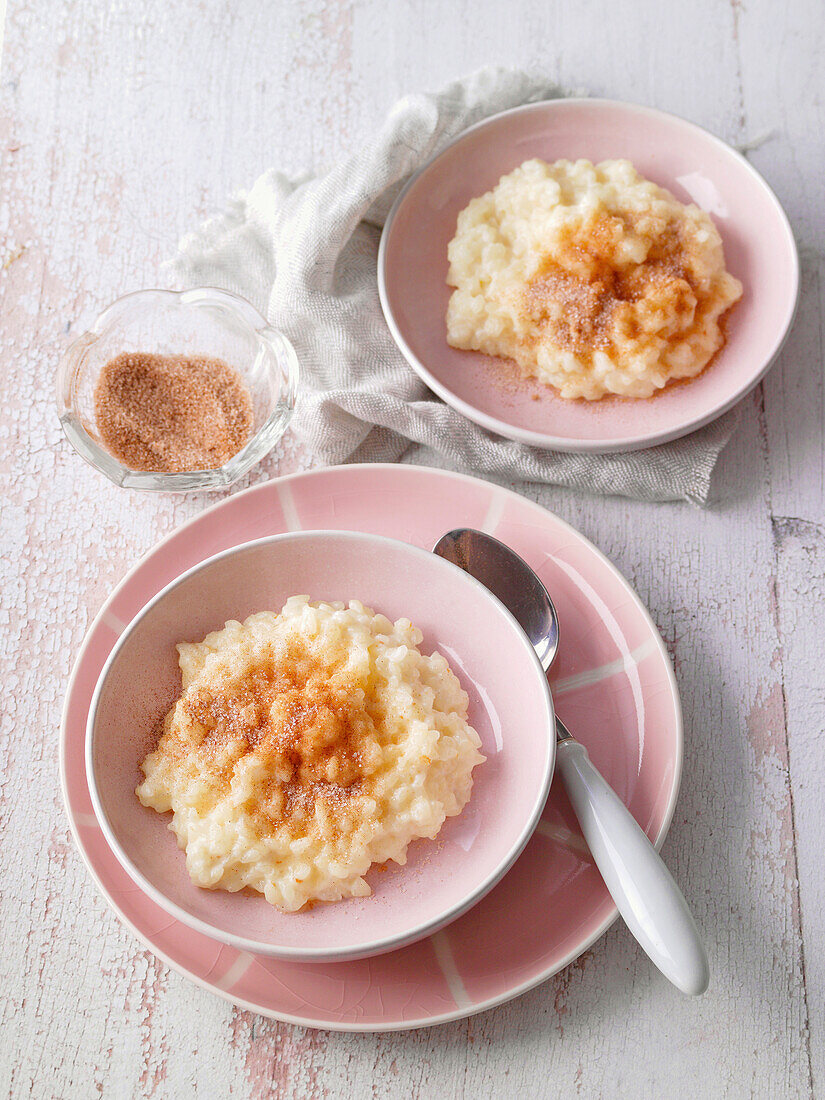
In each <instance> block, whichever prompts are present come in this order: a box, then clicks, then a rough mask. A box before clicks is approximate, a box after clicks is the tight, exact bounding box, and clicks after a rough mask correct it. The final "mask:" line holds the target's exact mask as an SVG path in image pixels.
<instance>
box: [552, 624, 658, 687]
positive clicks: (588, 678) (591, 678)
mask: <svg viewBox="0 0 825 1100" xmlns="http://www.w3.org/2000/svg"><path fill="white" fill-rule="evenodd" d="M655 650H656V639H655V638H648V639H647V641H645V642H642V644H641V645H640V646H637V647H636V648H635V649H634V650H633V651H632V652H631V653H627V654H623V655H622V656H621V657H617V658H616V660H615V661H610V662H609V663H608V664H606V665H599V667H598V668H591V669H588V671H587V672H577V673H576V675H575V676H565V678H564V679H563V680H556V682H555V683H554V684H552V688H553V695H554V696H555V695H564V693H565V692H566V691H575V689H576V688H580V687H590V686H591V684H598V683H600V682H601V681H602V680H609V679H610V677H611V676H615V675H616V674H617V673H619V672H628V671H629V670H630V669H631V668H635V667H636V666H637V665H639V664H641V662H642V661H643V660H644V659H645V658H646V657H649V656H650V654H651V653H653V652H654V651H655Z"/></svg>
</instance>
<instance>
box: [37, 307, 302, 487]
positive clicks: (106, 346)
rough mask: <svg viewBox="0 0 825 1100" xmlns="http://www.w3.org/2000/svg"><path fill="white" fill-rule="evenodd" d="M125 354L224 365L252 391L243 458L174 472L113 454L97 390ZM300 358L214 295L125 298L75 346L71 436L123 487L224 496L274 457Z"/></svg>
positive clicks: (66, 407) (68, 383) (66, 387)
mask: <svg viewBox="0 0 825 1100" xmlns="http://www.w3.org/2000/svg"><path fill="white" fill-rule="evenodd" d="M124 353H126V354H128V353H144V354H145V355H149V356H152V355H155V356H170V357H172V356H176V357H181V356H185V357H191V358H193V359H208V360H212V361H214V360H222V361H223V362H224V363H226V364H227V365H228V366H229V367H231V368H234V370H235V371H237V373H238V375H240V378H241V379H242V381H243V382H244V384H245V385H246V387H247V388H248V390H249V394H250V397H251V401H252V429H251V433H250V434H249V438H248V439H247V441H246V442H245V443H244V445H243V446H242V447H241V448H240V450H239V451H238V452H237V453H236V454H233V455H231V457H229V458H228V459H226V461H224V462H223V464H222V465H220V466H217V467H215V468H214V469H205V470H187V471H185V472H180V473H166V472H162V471H155V470H137V469H132V468H130V467H129V466H127V465H124V463H123V462H121V461H119V460H118V459H117V458H116V457H115V456H114V455H113V454H112V453H111V452H110V451H109V450H107V448H106V446H105V445H104V442H103V440H102V438H101V434H100V431H99V430H98V425H97V420H96V416H95V387H96V385H97V382H98V379H99V377H100V374H101V371H102V370H103V368H104V367H105V366H106V364H107V363H108V362H110V360H112V359H114V358H115V357H116V356H119V355H123V354H124ZM297 385H298V359H297V357H296V355H295V351H294V349H293V347H292V345H291V344H290V343H289V341H288V340H287V339H286V337H285V336H283V335H282V334H281V333H280V332H278V331H277V330H275V329H274V328H272V327H271V326H270V325H268V324H267V322H266V321H265V320H264V318H263V317H262V316H261V315H260V313H258V311H257V310H256V309H255V307H254V306H252V305H251V304H250V303H249V302H247V301H245V300H244V299H243V298H240V297H238V295H236V294H231V293H229V292H228V291H226V290H217V289H214V288H212V287H199V288H197V289H195V290H185V291H180V292H177V291H171V290H139V291H136V292H135V293H133V294H126V295H124V296H123V297H122V298H118V299H117V301H115V302H113V303H112V305H110V306H109V307H108V309H105V310H104V311H103V313H101V314H100V316H99V317H98V318H97V320H96V322H95V323H94V325H93V326H92V328H91V330H90V331H89V332H86V333H84V334H83V335H82V336H80V337H79V338H78V339H77V340H75V341H74V343H73V344H72V345H71V346H70V347H69V348H68V350H67V351H66V353H65V355H64V356H63V358H62V360H61V363H60V367H59V370H58V376H57V405H58V413H59V416H60V421H61V423H62V425H63V431H64V432H65V433H66V436H67V437H68V439H69V441H70V442H71V444H72V446H73V447H74V449H75V450H76V451H77V452H78V454H79V455H81V456H82V457H83V458H85V460H86V461H87V462H88V463H90V465H92V466H94V467H95V468H96V469H98V470H100V472H101V473H102V474H105V476H106V477H108V478H109V480H110V481H113V482H114V483H115V484H116V485H123V486H125V487H127V488H130V489H148V490H155V491H163V492H173V493H174V492H189V491H192V490H206V489H223V488H226V486H228V485H231V484H232V482H233V481H236V480H237V479H238V478H239V477H241V476H242V475H243V474H245V473H246V472H247V471H248V470H250V469H251V468H252V467H253V466H254V465H255V464H256V463H257V462H260V460H261V459H262V458H264V456H265V455H267V454H268V453H269V451H271V450H272V448H273V447H274V446H275V444H276V443H277V442H278V440H279V439H280V438H281V436H282V435H283V434H284V432H285V431H286V428H287V426H288V424H289V422H290V419H291V418H292V412H293V409H294V407H295V397H296V391H297Z"/></svg>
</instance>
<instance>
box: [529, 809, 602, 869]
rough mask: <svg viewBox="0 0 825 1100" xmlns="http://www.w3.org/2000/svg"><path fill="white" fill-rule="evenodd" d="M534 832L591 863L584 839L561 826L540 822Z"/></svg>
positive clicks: (591, 859) (591, 858)
mask: <svg viewBox="0 0 825 1100" xmlns="http://www.w3.org/2000/svg"><path fill="white" fill-rule="evenodd" d="M536 832H537V833H541V835H542V836H546V837H549V838H550V839H551V840H555V841H556V843H557V844H561V846H562V848H567V849H568V850H569V851H571V852H575V853H576V855H579V856H585V857H586V858H587V860H588V861H589V862H590V863H592V862H593V857H592V856H591V855H590V849H589V848H588V847H587V844H586V843H585V840H584V837H581V836H579V834H578V833H573V832H571V831H570V830H569V829H565V827H564V826H563V825H554V824H553V823H552V822H551V821H544V820H541V821H540V822H539V823H538V825H537V826H536Z"/></svg>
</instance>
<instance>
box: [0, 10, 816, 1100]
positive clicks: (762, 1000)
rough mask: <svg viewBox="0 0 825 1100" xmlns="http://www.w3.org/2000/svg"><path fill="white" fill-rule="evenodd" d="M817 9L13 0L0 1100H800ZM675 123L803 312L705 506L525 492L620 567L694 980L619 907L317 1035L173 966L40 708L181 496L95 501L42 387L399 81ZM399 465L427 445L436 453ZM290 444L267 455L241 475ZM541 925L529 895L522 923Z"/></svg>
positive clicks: (811, 972)
mask: <svg viewBox="0 0 825 1100" xmlns="http://www.w3.org/2000/svg"><path fill="white" fill-rule="evenodd" d="M823 37H825V17H823V8H822V5H821V4H820V3H818V2H816V0H807V2H804V3H803V2H801V0H800V2H796V3H791V4H775V3H772V2H770V0H747V2H746V3H743V2H741V0H732V2H731V3H729V4H728V3H723V2H719V0H694V2H692V3H690V4H683V3H676V2H665V3H658V4H654V3H652V2H645V0H634V2H627V3H623V4H621V5H618V4H615V3H614V4H609V3H607V2H605V0H599V2H595V0H582V2H579V3H575V4H566V3H562V2H558V3H547V2H546V0H517V2H512V0H511V2H510V3H503V2H501V0H498V2H497V0H473V2H470V0H454V2H439V0H355V2H348V0H325V2H324V0H300V2H297V0H293V2H289V0H279V2H265V0H245V2H244V3H237V2H232V0H224V2H219V0H200V2H199V0H176V2H175V3H169V2H168V0H142V2H141V3H137V2H136V0H117V2H112V3H109V2H104V0H99V2H94V0H39V2H35V0H9V8H8V12H7V18H6V25H5V44H4V56H3V63H2V81H1V82H2V89H1V93H2V98H1V99H0V158H2V161H1V163H2V177H1V178H0V287H1V288H2V297H1V298H0V310H2V327H0V333H1V334H2V335H0V340H1V341H2V385H3V414H2V418H0V448H1V450H0V464H1V468H2V478H3V489H2V523H1V526H0V530H1V531H2V544H3V545H2V556H1V557H0V591H1V595H0V625H2V631H0V650H2V657H3V673H2V675H3V691H2V706H0V723H2V740H1V741H0V744H1V745H2V758H0V794H1V800H0V825H1V827H2V843H0V882H2V906H3V912H2V927H1V928H0V935H2V955H1V956H0V1015H1V1016H2V1037H3V1038H2V1043H1V1044H0V1091H7V1092H8V1095H10V1096H13V1097H27V1096H34V1097H44V1098H45V1097H60V1098H64V1097H66V1098H74V1097H78V1098H86V1097H92V1096H97V1095H101V1096H104V1097H115V1098H118V1100H120V1098H125V1097H161V1098H167V1097H174V1098H177V1097H190V1096H204V1097H210V1098H211V1097H224V1096H226V1097H238V1098H244V1100H245V1098H253V1097H254V1098H260V1097H279V1098H280V1097H316V1096H317V1097H321V1096H323V1097H390V1098H399V1100H401V1098H405V1100H406V1098H431V1097H432V1098H434V1100H435V1098H441V1097H466V1098H476V1097H505V1098H509V1097H556V1096H559V1097H567V1096H584V1097H601V1096H607V1097H614V1096H622V1097H669V1098H670V1097H701V1098H715V1097H720V1098H721V1097H736V1098H738V1097H748V1096H758V1097H782V1098H785V1097H794V1098H795V1097H808V1096H813V1095H815V1093H816V1091H817V1089H818V1090H819V1091H820V1093H821V1094H825V947H823V945H824V944H825V875H823V843H822V839H821V838H822V832H823V828H824V827H825V800H823V795H822V791H823V787H825V764H823V750H822V735H823V723H824V719H825V700H824V699H823V674H822V650H823V637H824V636H825V604H824V603H823V598H825V535H824V534H823V521H825V508H823V496H824V495H825V493H824V490H823V481H824V480H825V479H824V478H823V468H824V465H825V457H824V453H823V446H822V433H823V369H822V361H823V312H825V301H824V299H825V290H824V289H823V288H824V287H825V259H824V257H825V219H823V216H822V165H823V151H825V150H823V144H825V143H824V142H823V133H825V106H823V104H824V103H825V83H824V82H823V75H822V73H823V70H822V65H821V52H822V49H823V45H825V44H824V43H823ZM492 62H495V63H503V64H514V65H522V66H529V67H536V68H541V69H542V70H544V71H546V72H548V73H549V74H550V75H551V76H552V77H554V78H555V79H557V80H559V81H560V82H561V83H562V84H564V85H566V86H567V87H569V88H571V89H581V90H584V91H586V92H588V93H591V94H595V95H604V96H610V97H615V98H619V99H627V100H633V101H637V102H640V103H646V104H652V105H655V106H657V107H660V108H663V109H665V110H669V111H674V112H676V113H677V114H681V115H684V116H686V117H689V118H691V119H693V120H694V121H696V122H698V123H700V124H702V125H704V126H707V127H708V128H710V129H711V130H713V131H714V132H715V133H717V134H719V135H720V136H721V137H723V138H724V139H726V140H728V141H730V142H735V143H739V142H745V141H751V140H754V139H764V140H763V141H762V142H761V144H758V147H757V148H754V149H753V151H752V152H751V153H750V154H749V155H750V159H751V160H752V162H753V164H754V165H755V166H756V167H757V168H758V169H759V170H760V171H761V172H763V173H764V175H765V176H766V178H767V179H768V181H769V182H770V184H771V185H772V186H773V187H774V189H775V190H776V192H777V194H778V195H779V198H780V200H781V201H782V202H783V204H784V205H785V207H786V209H787V211H788V214H789V216H790V218H791V221H792V223H793V225H794V228H795V231H796V233H797V237H798V240H799V242H800V245H801V251H802V258H803V295H802V301H801V305H800V311H799V316H798V320H797V324H796V327H795V329H794V332H793V334H792V336H791V338H790V340H789V342H788V344H787V345H786V348H785V350H784V352H783V354H782V357H781V359H780V361H779V362H778V363H777V365H776V366H775V367H774V369H773V370H772V372H771V373H770V375H769V376H768V378H767V379H766V381H765V382H764V384H763V385H762V386H761V387H760V388H759V390H758V391H757V392H755V393H754V394H753V395H752V396H751V397H750V398H748V399H747V400H746V401H745V402H744V403H743V407H742V418H741V423H740V426H739V428H738V430H737V433H736V435H735V437H734V439H733V441H732V443H731V444H730V446H729V447H728V449H727V450H726V452H725V453H724V455H723V457H722V460H721V463H720V467H719V474H718V480H717V496H718V500H717V503H716V504H715V506H714V507H712V508H711V509H709V510H707V511H704V512H700V511H697V510H696V509H694V508H692V507H690V506H688V505H677V504H673V505H657V506H651V505H646V504H637V503H632V502H628V501H626V500H621V499H597V498H588V497H585V496H581V495H573V494H570V493H567V492H564V491H562V490H556V489H545V488H537V487H535V486H533V487H530V488H527V489H525V488H524V487H523V486H522V487H518V486H517V488H520V490H521V491H524V492H526V493H527V494H528V495H530V496H531V497H532V498H533V499H537V500H539V501H541V502H542V503H543V504H545V505H546V506H547V507H549V508H551V509H553V510H555V511H557V512H558V513H559V514H560V515H561V516H563V517H564V518H565V519H567V520H569V521H570V522H572V523H574V524H575V525H576V526H577V527H578V528H579V529H581V530H582V531H583V532H584V533H585V534H586V535H587V536H588V537H589V538H591V539H592V540H593V541H594V542H595V543H596V544H597V545H598V546H599V547H601V549H602V550H604V551H605V552H606V553H607V554H608V555H609V556H610V557H611V558H612V559H613V560H614V561H615V562H616V563H617V565H618V566H619V567H620V568H621V569H622V570H623V572H624V573H625V574H626V575H627V576H628V577H629V578H630V580H631V582H632V583H633V584H634V585H635V586H636V588H637V589H638V591H639V593H640V595H641V597H642V599H643V600H644V601H645V602H646V603H647V604H648V606H649V607H650V609H651V612H652V614H653V617H654V619H655V621H656V622H657V624H658V626H659V628H660V629H661V631H662V633H663V635H664V637H665V639H666V640H667V643H668V645H669V647H670V651H671V653H672V655H673V658H674V661H675V664H676V670H677V676H678V680H679V684H680V688H681V691H682V695H683V702H684V709H685V716H686V738H687V744H686V767H685V774H684V781H683V786H682V793H681V796H680V799H679V803H678V806H677V809H676V816H675V819H674V822H673V827H672V829H671V832H670V835H669V837H668V839H667V842H666V844H665V847H664V854H665V856H666V858H667V860H668V862H669V863H670V865H671V867H672V868H673V871H674V874H675V876H676V878H677V879H678V881H679V882H680V883H681V885H682V886H683V888H684V889H685V891H686V893H687V895H688V897H689V898H690V899H691V902H692V904H693V906H694V908H695V911H696V913H697V916H698V919H699V923H700V925H701V927H702V929H703V932H704V935H705V937H706V940H707V943H708V946H709V951H710V957H711V966H712V970H713V980H712V985H711V988H710V990H709V992H708V993H707V994H706V995H705V996H704V997H703V998H701V999H699V1000H688V999H685V998H682V997H680V996H679V995H677V994H676V993H675V992H674V991H673V990H671V989H670V988H669V987H668V986H667V985H666V983H665V982H664V981H663V980H662V979H661V978H660V977H659V976H658V975H657V974H655V973H654V972H652V970H651V967H650V965H649V964H648V962H647V960H646V958H645V957H644V956H643V955H642V954H641V953H640V951H639V950H638V949H637V947H636V946H635V944H634V942H633V941H632V940H631V938H630V937H629V935H628V934H627V932H626V931H625V930H624V929H623V928H622V927H621V926H620V925H614V926H613V928H612V929H611V930H610V932H609V933H608V934H607V935H606V936H604V938H603V939H602V940H601V941H600V942H599V943H597V944H596V946H595V947H594V948H593V949H592V950H591V951H589V952H587V953H586V955H585V956H584V957H583V958H581V959H580V960H579V961H578V962H577V963H576V964H575V965H573V966H571V967H569V968H568V969H567V970H566V971H564V972H563V973H562V974H560V975H558V976H557V977H556V978H555V979H553V980H552V981H549V982H548V983H546V984H545V985H543V986H541V987H540V988H538V989H535V990H533V991H532V992H531V993H528V994H527V995H526V996H524V997H522V998H521V999H519V1000H517V1001H514V1002H511V1003H509V1004H508V1005H506V1006H503V1007H501V1008H499V1009H497V1010H495V1011H493V1012H489V1013H485V1014H482V1015H480V1016H477V1017H474V1018H472V1019H470V1020H468V1021H464V1022H460V1023H456V1024H450V1025H446V1026H444V1027H440V1028H432V1029H429V1030H423V1031H419V1032H414V1033H408V1034H389V1035H375V1036H371V1035H339V1034H331V1033H325V1032H313V1031H307V1030H303V1029H301V1028H297V1027H293V1026H290V1025H286V1024H279V1023H274V1022H272V1021H268V1020H264V1019H262V1018H260V1017H257V1016H255V1015H252V1014H250V1013H248V1012H243V1011H240V1010H236V1009H234V1008H233V1007H232V1006H231V1005H229V1004H227V1003H225V1002H224V1001H222V1000H219V999H218V998H217V997H214V996H212V995H211V994H209V993H207V992H205V991H203V990H201V989H199V988H196V987H194V986H192V985H191V984H189V983H187V982H186V981H185V980H184V979H183V978H182V977H180V976H179V975H178V974H176V973H173V972H170V971H169V970H168V968H167V967H166V966H165V965H163V964H162V963H160V962H158V961H157V960H156V959H155V958H154V957H153V956H152V955H151V954H150V953H148V952H147V951H145V950H143V949H142V948H141V946H140V945H139V944H138V943H137V941H136V940H135V939H134V938H133V936H132V935H131V934H130V933H129V932H128V931H127V930H126V929H125V928H123V927H121V926H120V924H119V923H118V921H117V920H116V918H115V917H114V916H113V914H112V913H111V912H110V911H109V910H108V909H107V907H106V905H105V903H104V901H103V900H102V898H101V897H100V896H99V894H98V893H97V891H96V889H95V887H94V886H93V884H92V882H91V880H90V878H89V876H88V875H87V873H86V871H85V869H84V867H83V865H82V863H81V860H80V857H79V856H78V854H77V852H76V851H75V849H74V847H73V845H72V842H71V839H70V835H69V829H68V824H67V821H66V817H65V815H64V812H63V807H62V803H61V796H60V790H59V781H58V770H57V743H58V727H59V721H60V707H61V701H62V695H63V692H64V688H65V684H66V679H67V676H68V673H69V669H70V666H71V663H72V661H73V659H74V656H75V654H76V652H77V649H78V646H79V644H80V641H81V639H82V637H83V633H84V631H85V629H86V627H87V625H88V623H89V622H90V620H91V618H92V617H93V615H94V613H95V611H96V610H97V608H98V607H99V606H100V604H101V603H102V601H103V600H104V599H105V597H106V595H107V594H108V592H109V591H110V589H111V587H112V585H113V584H114V583H115V582H116V581H117V580H118V579H119V578H120V577H121V576H122V574H123V573H124V571H125V570H126V569H127V567H129V566H130V565H131V564H132V563H133V562H134V561H135V560H136V558H137V557H138V556H139V555H140V554H142V553H143V552H144V551H145V550H146V549H147V548H148V547H150V546H151V545H152V544H153V543H154V542H155V541H156V540H157V539H158V538H159V537H160V536H161V535H163V534H164V533H166V532H168V531H169V530H170V529H171V528H172V527H173V526H175V525H176V524H178V523H179V522H181V521H182V520H183V519H185V518H187V517H189V516H191V515H193V514H195V513H196V512H197V511H199V510H200V509H201V508H202V507H203V506H204V501H203V499H202V498H198V497H185V498H172V497H162V496H149V495H143V496H138V495H134V494H130V493H127V492H125V491H123V490H121V489H117V488H115V487H114V486H113V485H110V484H109V483H108V482H107V481H105V480H104V479H103V478H102V477H100V476H99V475H97V474H96V473H95V472H94V471H93V470H91V469H90V468H89V467H87V466H86V465H84V464H83V463H82V462H81V461H80V460H79V459H78V458H77V457H76V456H75V455H74V454H73V453H72V451H71V450H70V448H69V446H68V444H67V443H66V442H65V441H64V440H63V438H62V434H61V432H60V429H59V425H58V422H57V418H56V415H55V412H54V407H53V400H54V399H53V377H54V373H55V368H56V365H57V362H58V358H59V355H60V352H61V350H62V348H63V347H64V346H65V344H66V342H67V341H68V340H69V339H71V337H72V335H73V334H74V333H76V332H78V331H80V330H82V328H83V327H84V326H85V324H86V322H88V321H89V319H90V318H91V317H93V316H94V314H95V313H96V312H97V311H98V310H99V309H100V308H101V307H102V306H103V305H105V304H106V303H107V302H109V301H110V300H111V299H112V298H113V297H115V296H116V295H118V294H120V293H122V292H125V291H127V290H131V289H137V288H140V287H144V286H150V285H153V284H156V283H158V281H159V280H160V278H161V275H160V267H161V263H162V261H163V260H164V259H166V258H168V257H169V256H170V255H171V254H172V253H173V252H174V249H175V245H176V241H177V239H178V238H179V236H180V235H182V234H183V233H184V232H186V231H187V230H189V229H191V228H192V227H194V226H195V225H196V224H197V223H198V222H199V221H200V220H201V219H203V218H204V217H205V216H207V215H208V214H210V213H212V212H215V211H217V210H219V209H220V208H221V206H222V204H223V203H224V201H225V200H226V198H227V196H229V195H230V194H231V193H232V191H233V190H235V189H236V188H238V187H243V186H246V185H248V184H249V183H250V182H251V181H252V180H253V179H254V178H255V177H256V175H257V174H258V173H259V172H261V171H262V170H264V169H266V168H268V167H270V166H272V165H277V166H279V167H281V168H283V169H285V170H288V171H292V170H299V169H302V168H307V167H316V168H317V167H322V166H323V165H325V164H329V163H330V162H332V161H333V160H334V159H335V158H336V157H339V156H340V155H341V154H343V153H345V152H347V151H349V150H352V149H354V148H355V147H356V146H357V145H358V143H359V142H360V141H363V140H364V139H365V137H366V136H367V135H368V134H369V133H370V132H371V131H372V130H373V129H374V128H375V127H376V126H377V125H378V124H379V122H380V119H381V117H382V115H383V113H384V112H385V110H386V109H387V108H388V107H389V106H390V105H391V103H392V102H393V101H394V100H395V99H396V98H397V97H398V96H399V95H401V94H403V93H404V92H407V91H410V90H416V89H422V88H426V87H433V86H437V85H439V84H440V83H442V82H444V81H446V80H447V79H449V78H451V77H452V76H454V75H456V74H458V73H461V72H463V71H466V70H469V69H472V68H475V67H478V66H480V65H482V64H486V63H492ZM410 459H411V460H415V461H421V462H436V461H437V459H436V458H435V457H434V456H432V455H427V454H421V453H419V454H415V455H411V456H410ZM294 463H295V459H294V458H291V457H290V452H289V447H288V445H287V446H286V447H282V448H281V449H280V450H279V452H277V453H276V454H275V455H274V456H272V457H271V458H270V459H269V460H268V462H267V463H266V464H265V465H264V467H263V468H261V469H258V470H256V471H255V472H254V473H253V474H251V475H250V476H249V478H248V479H247V482H246V483H249V484H251V483H254V482H256V481H259V480H261V479H263V478H267V477H269V476H271V475H272V474H274V473H276V472H278V471H279V470H281V471H283V470H285V469H287V468H288V466H289V465H291V464H293V465H294ZM548 920H552V913H548Z"/></svg>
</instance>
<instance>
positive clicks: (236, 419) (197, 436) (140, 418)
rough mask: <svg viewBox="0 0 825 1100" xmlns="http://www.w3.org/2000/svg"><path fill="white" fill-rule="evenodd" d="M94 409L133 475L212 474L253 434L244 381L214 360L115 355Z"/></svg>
mask: <svg viewBox="0 0 825 1100" xmlns="http://www.w3.org/2000/svg"><path fill="white" fill-rule="evenodd" d="M94 405H95V419H96V421H97V429H98V431H99V433H100V438H101V440H102V442H103V444H104V446H105V447H106V449H107V450H108V451H109V452H110V453H111V454H112V455H114V457H115V458H116V459H118V461H120V462H122V463H123V464H124V465H125V466H128V467H129V468H130V469H132V470H144V471H156V472H158V473H170V474H172V473H183V472H185V471H191V470H213V469H215V468H216V467H217V466H222V465H223V463H224V462H226V461H227V460H228V459H230V458H231V457H232V456H233V455H234V454H237V453H238V451H239V450H240V449H241V447H243V445H244V444H245V443H246V442H247V440H248V439H249V437H250V435H251V434H252V427H253V414H252V397H251V395H250V393H249V390H248V388H247V386H246V384H245V382H244V381H243V379H242V378H241V376H240V374H239V373H238V372H237V371H236V370H235V369H234V368H233V367H230V366H229V365H228V364H227V363H224V362H223V360H221V359H212V358H208V357H207V356H198V355H193V356H186V355H154V354H149V353H148V352H142V351H136V352H123V353H122V354H121V355H116V356H115V357H114V358H113V359H110V360H109V361H108V362H107V363H106V364H105V366H104V367H103V369H102V370H101V372H100V376H99V378H98V380H97V385H96V386H95V392H94Z"/></svg>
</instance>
